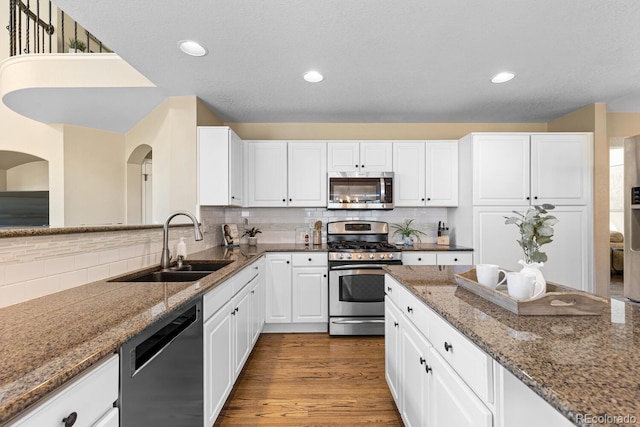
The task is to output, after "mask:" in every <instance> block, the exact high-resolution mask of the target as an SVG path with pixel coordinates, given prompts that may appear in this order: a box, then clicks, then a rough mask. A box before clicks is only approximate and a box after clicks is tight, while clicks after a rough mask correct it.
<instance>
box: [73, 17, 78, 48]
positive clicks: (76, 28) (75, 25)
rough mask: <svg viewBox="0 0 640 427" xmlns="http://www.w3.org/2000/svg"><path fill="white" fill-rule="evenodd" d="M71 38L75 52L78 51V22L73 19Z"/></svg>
mask: <svg viewBox="0 0 640 427" xmlns="http://www.w3.org/2000/svg"><path fill="white" fill-rule="evenodd" d="M73 40H74V43H75V44H76V52H77V51H78V23H77V22H76V21H75V20H74V21H73Z"/></svg>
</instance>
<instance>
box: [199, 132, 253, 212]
mask: <svg viewBox="0 0 640 427" xmlns="http://www.w3.org/2000/svg"><path fill="white" fill-rule="evenodd" d="M243 144H244V142H243V141H242V140H241V139H240V137H238V135H236V133H235V132H234V131H233V130H231V128H229V127H227V126H206V127H198V203H199V204H200V205H211V206H242V203H243V200H244V197H243V164H244V158H243Z"/></svg>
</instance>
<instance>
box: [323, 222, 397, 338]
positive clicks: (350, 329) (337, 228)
mask: <svg viewBox="0 0 640 427" xmlns="http://www.w3.org/2000/svg"><path fill="white" fill-rule="evenodd" d="M388 240H389V225H388V224H387V223H386V222H379V221H337V222H330V223H328V224H327V245H328V246H329V334H330V335H384V271H383V270H382V267H383V266H384V265H388V264H402V252H401V251H400V250H399V249H398V248H397V247H395V246H394V245H391V244H389V243H388Z"/></svg>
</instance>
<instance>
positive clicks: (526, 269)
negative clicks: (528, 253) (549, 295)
mask: <svg viewBox="0 0 640 427" xmlns="http://www.w3.org/2000/svg"><path fill="white" fill-rule="evenodd" d="M518 264H520V265H521V266H522V270H520V272H521V273H530V274H533V275H534V276H536V281H537V282H538V283H540V284H541V285H542V293H544V292H547V281H546V280H544V276H543V275H542V271H540V267H544V262H531V263H528V264H527V263H526V262H525V261H524V260H522V259H521V260H520V261H518Z"/></svg>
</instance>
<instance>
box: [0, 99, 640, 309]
mask: <svg viewBox="0 0 640 427" xmlns="http://www.w3.org/2000/svg"><path fill="white" fill-rule="evenodd" d="M173 102H174V103H175V104H177V103H180V102H184V103H185V104H186V103H189V104H190V105H189V107H188V108H190V109H191V110H190V111H191V114H192V117H195V116H196V115H197V114H198V113H199V111H198V109H199V107H198V106H194V105H197V101H194V100H173ZM200 108H201V107H200ZM169 110H170V109H169ZM194 110H195V111H194ZM170 111H171V110H170ZM594 111H595V112H596V113H597V114H598V115H599V116H598V117H601V116H602V115H603V114H606V113H605V112H604V110H603V109H602V108H601V106H599V105H594V106H593V108H591V109H589V108H587V111H585V112H584V117H587V118H586V119H585V120H584V123H583V124H582V125H581V126H580V128H579V129H578V128H576V127H575V125H573V124H570V123H569V122H570V121H571V120H572V119H573V117H568V118H567V122H566V123H562V121H558V122H555V123H553V124H552V125H547V123H546V122H545V123H529V124H520V125H518V124H511V125H508V126H506V127H505V125H504V124H502V125H494V126H493V127H491V126H490V125H489V126H487V125H486V124H484V125H482V126H481V125H473V124H466V125H464V124H450V125H447V126H445V127H444V128H443V126H437V125H435V124H433V125H430V124H388V125H384V124H379V125H374V124H372V125H368V126H367V125H357V124H339V123H338V124H324V125H323V124H317V125H313V124H307V125H304V126H303V125H298V126H294V125H292V124H286V123H285V124H280V125H278V124H264V125H258V124H252V123H244V124H243V123H240V124H238V125H237V126H235V127H234V129H235V130H236V131H237V132H238V133H239V134H240V135H242V137H243V138H244V139H246V140H261V139H279V140H292V139H295V140H299V139H307V140H309V139H313V140H318V139H324V140H335V139H354V140H370V139H376V140H380V139H387V140H389V141H391V140H397V139H401V140H407V139H418V140H432V139H438V140H441V139H446V140H451V139H453V140H457V139H459V138H461V137H462V136H464V135H466V134H468V133H469V132H473V131H485V130H487V127H488V128H489V130H490V131H498V130H505V129H506V130H508V131H524V132H545V131H561V130H571V131H576V130H581V131H584V130H586V131H596V132H597V131H601V129H600V128H596V125H595V121H596V120H595V119H593V117H592V116H591V117H590V114H591V115H592V114H593V112H594ZM612 123H615V122H609V124H612ZM583 126H586V127H588V128H589V129H584V128H583ZM170 127H171V126H170V125H167V128H170ZM296 127H297V128H298V131H297V132H296V131H294V130H293V129H295V128H296ZM300 129H302V130H300ZM354 129H355V130H354ZM73 131H75V130H73V129H72V130H71V132H73ZM98 133H99V132H97V131H96V132H94V134H98ZM138 133H140V132H138ZM636 133H637V132H636ZM336 134H337V135H339V136H336ZM185 135H186V138H188V139H189V140H191V141H195V129H191V130H190V131H188V132H185ZM266 135H269V136H270V137H267V136H266ZM111 137H112V139H116V140H117V139H118V138H120V137H119V136H117V135H115V136H114V135H111ZM140 139H144V138H140ZM147 140H148V139H147ZM598 141H600V143H601V141H602V140H597V136H596V147H595V148H596V150H598V149H600V145H599V143H598ZM154 148H156V153H157V154H158V158H157V159H155V158H154V160H157V161H158V162H162V161H163V158H162V152H161V151H160V150H158V149H157V147H154ZM176 148H177V147H176ZM191 150H195V146H194V147H192V148H191ZM156 153H154V154H156ZM182 154H183V153H182V152H179V153H178V156H180V155H182ZM187 154H188V155H190V156H191V158H192V159H193V158H195V155H194V153H193V152H191V153H187ZM594 158H598V152H596V153H595V156H594ZM165 161H166V159H165ZM596 168H597V165H596ZM596 171H597V169H596ZM175 173H176V176H179V177H181V178H185V182H186V183H187V185H181V186H179V188H176V189H172V190H171V192H172V194H175V198H174V199H172V200H170V201H168V202H167V203H166V204H161V203H159V205H160V210H159V211H160V213H158V214H157V217H156V219H155V221H156V222H158V223H160V222H162V221H163V220H164V218H165V217H166V215H167V214H168V213H169V212H170V211H171V210H175V209H168V206H169V205H170V204H171V203H177V206H173V208H182V207H183V206H184V205H182V206H181V200H182V201H185V200H187V203H190V204H189V205H188V206H184V207H189V208H190V209H189V210H193V207H195V206H196V203H195V201H196V197H195V192H196V190H195V188H196V185H197V179H196V176H195V172H194V171H189V172H186V171H185V170H184V168H182V169H181V168H179V167H176V170H175ZM174 178H175V177H174ZM595 179H596V188H599V187H598V184H597V183H598V174H597V173H596V177H595ZM170 182H171V179H170V178H169V179H165V181H161V184H163V183H164V185H166V186H167V187H171V185H170V184H169V183H170ZM189 193H191V195H189ZM598 194H600V193H598V192H596V196H595V198H596V208H595V209H596V212H595V215H594V217H595V218H594V221H596V222H597V220H598V218H597V209H599V208H598V206H599V204H598V202H597V201H598V197H599V196H598ZM185 196H186V197H185ZM180 197H182V199H181V200H177V202H176V198H178V199H179V198H180ZM271 209H273V208H250V209H248V210H246V209H242V208H205V209H204V210H203V211H204V212H201V220H202V222H203V223H204V225H205V227H207V228H208V229H209V231H210V232H209V233H208V236H207V233H205V239H207V238H208V239H210V240H209V242H210V243H209V244H210V245H213V244H215V245H219V244H220V242H221V241H222V240H221V238H220V232H219V230H218V229H219V224H222V223H226V222H232V223H237V224H239V225H243V224H244V219H245V218H249V221H250V223H249V224H250V225H254V224H263V223H265V222H266V223H269V224H274V225H272V226H271V227H272V231H271V233H272V236H274V238H275V239H280V238H283V237H282V236H283V235H286V233H287V232H286V229H287V227H289V230H291V229H292V228H296V227H297V226H303V227H304V226H306V225H307V224H308V223H309V222H311V221H312V220H315V219H316V218H318V217H321V216H322V217H324V209H320V210H318V209H317V208H316V209H314V210H313V211H312V212H311V213H308V211H307V210H306V209H305V208H286V209H285V208H275V211H272V210H271ZM247 211H248V213H249V215H248V216H247V215H246V213H245V212H247ZM450 211H451V210H450V209H449V208H441V209H438V208H415V209H413V208H402V209H400V208H398V209H397V210H396V209H394V211H393V212H392V213H390V214H389V215H388V218H384V219H385V220H387V221H388V222H400V221H402V220H403V219H405V218H413V217H420V218H424V224H431V223H437V221H440V220H444V221H445V222H446V223H447V224H450V223H451V221H450V220H449V218H448V215H449V214H450ZM320 214H322V215H320ZM261 217H262V218H266V219H267V220H265V221H263V220H262V218H261ZM345 217H346V215H345ZM210 218H211V220H209V219H210ZM274 218H279V221H278V220H276V219H274ZM327 218H331V216H330V215H328V216H327ZM207 220H208V221H207ZM292 224H297V226H296V225H292ZM596 226H597V224H596ZM265 234H266V233H265ZM184 235H185V236H188V232H185V233H184ZM87 236H88V235H86V234H85V235H82V237H80V238H79V239H80V240H79V241H78V242H77V243H74V244H75V245H77V246H75V247H73V248H70V247H68V245H67V242H66V241H65V238H64V237H62V236H58V237H55V236H50V237H45V238H38V237H37V236H36V237H33V238H31V239H30V241H27V240H26V239H23V238H12V237H7V239H8V240H7V241H6V244H7V247H5V248H6V249H4V250H6V252H7V253H10V254H11V257H10V258H3V262H6V263H7V266H4V265H3V267H4V268H3V275H4V276H5V277H7V275H8V274H7V273H8V272H10V274H11V282H10V283H14V282H13V280H14V279H15V277H16V276H15V269H16V267H11V268H9V267H8V264H13V263H15V261H16V257H15V254H16V253H17V252H18V249H16V248H17V247H20V250H22V249H26V250H27V252H28V251H29V250H30V249H31V248H30V247H29V246H28V245H29V244H32V245H33V246H34V248H37V247H38V244H39V243H42V242H47V243H51V246H50V247H49V249H47V250H46V251H50V252H49V255H48V256H49V257H50V258H56V257H60V258H62V260H61V262H65V261H66V262H70V259H69V257H71V256H76V255H74V253H76V252H77V251H92V250H94V251H95V243H94V242H91V241H90V240H91V238H86V237H87ZM289 236H291V234H289ZM598 236H599V234H598V231H597V230H596V231H595V232H594V239H595V240H596V248H595V257H596V260H598V259H599V258H598V254H599V253H600V254H601V252H599V248H598V246H597V239H598ZM265 237H266V236H265ZM85 238H86V241H85ZM100 238H101V239H102V240H103V242H104V243H103V244H104V246H103V247H104V249H105V251H104V253H101V254H100V256H99V257H101V260H100V262H97V261H96V262H92V261H90V260H85V264H84V265H85V266H86V267H85V270H89V269H91V273H84V274H85V276H84V277H85V279H84V280H85V282H86V281H87V277H88V278H90V279H95V280H98V278H101V277H111V276H116V275H119V274H124V273H126V272H127V271H130V270H134V269H136V268H140V267H142V266H144V265H148V263H150V262H149V257H150V256H151V255H150V254H155V253H157V252H159V250H160V248H161V247H159V246H160V244H159V240H160V239H159V236H158V230H157V229H153V230H144V229H143V230H131V231H126V230H125V231H123V230H122V229H120V230H118V229H114V230H113V231H104V232H101V234H100ZM289 239H290V240H293V237H292V236H291V237H289ZM187 241H188V242H189V239H187ZM267 241H268V240H267ZM136 243H137V244H136ZM189 244H191V245H193V247H192V252H197V251H198V250H202V249H206V246H205V245H206V242H205V243H195V242H193V243H192V242H189ZM84 245H86V246H84ZM138 245H139V246H141V248H138V247H137V246H138ZM198 245H200V246H198ZM126 247H129V248H130V252H129V253H128V254H125V253H126V252H127V250H126V249H122V248H126ZM36 250H37V251H40V252H41V253H42V254H43V256H42V257H36V258H33V257H32V258H29V257H23V258H26V260H23V262H24V264H25V265H24V266H23V268H24V270H25V271H26V272H23V275H22V276H20V277H22V278H23V282H30V283H29V285H28V286H25V287H24V288H25V290H24V291H23V290H21V291H20V292H21V293H22V295H23V297H24V296H26V297H27V298H30V297H31V298H32V297H35V296H40V295H43V293H38V292H40V291H44V292H45V293H46V291H48V290H50V289H52V288H54V289H56V290H58V289H62V288H63V287H67V286H72V285H73V284H74V283H76V284H80V282H81V281H82V277H83V276H82V273H78V272H72V271H70V270H68V269H66V268H65V269H63V272H64V273H65V274H66V276H64V279H61V278H60V277H58V278H57V279H56V280H57V282H55V283H54V284H52V283H49V282H46V281H45V280H44V279H43V277H42V276H39V275H37V274H35V270H37V268H39V267H40V266H42V268H43V269H44V268H45V266H44V265H45V263H46V259H49V258H47V255H46V254H45V251H43V250H42V249H40V248H37V249H36ZM3 253H4V252H3ZM121 256H122V258H120V257H121ZM607 257H608V253H606V255H605V257H604V258H607ZM87 258H90V257H89V256H87ZM50 264H52V265H53V263H52V262H51V263H50ZM597 264H598V266H597V267H598V268H597V271H599V270H605V271H606V270H607V268H606V267H604V268H602V267H601V266H600V264H602V263H600V262H597ZM81 265H82V264H81ZM105 265H107V267H106V268H105ZM57 268H58V269H59V268H60V267H57ZM67 268H68V267H67ZM29 270H30V271H29ZM105 270H106V271H105ZM67 273H68V274H67ZM71 273H74V274H71ZM60 274H62V273H60ZM100 275H102V276H100ZM596 275H597V272H596ZM595 279H596V280H595V281H594V282H595V286H596V287H598V286H602V283H604V282H603V281H602V280H600V279H599V278H598V277H596V278H595ZM5 280H6V281H7V282H8V281H9V279H5ZM62 280H64V283H62ZM34 281H35V282H36V283H35V284H34V283H33V282H34ZM88 281H93V280H88ZM45 282H46V283H45ZM27 289H28V290H27ZM596 291H598V289H597V288H596ZM599 293H603V294H606V287H605V290H604V291H603V290H602V289H600V292H599Z"/></svg>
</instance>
